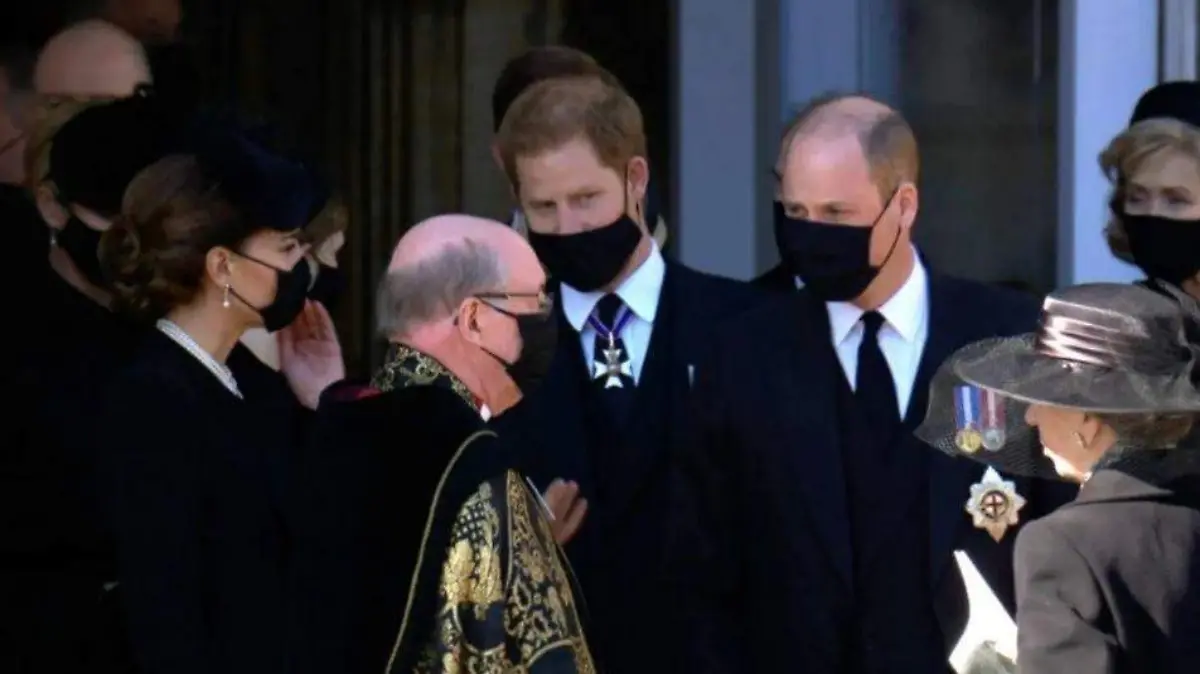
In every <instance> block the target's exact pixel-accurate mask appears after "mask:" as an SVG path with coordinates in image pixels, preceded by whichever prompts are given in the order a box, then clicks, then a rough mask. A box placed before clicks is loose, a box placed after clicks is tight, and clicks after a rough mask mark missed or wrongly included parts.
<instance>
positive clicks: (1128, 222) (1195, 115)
mask: <svg viewBox="0 0 1200 674" xmlns="http://www.w3.org/2000/svg"><path fill="white" fill-rule="evenodd" d="M1100 167H1101V169H1102V170H1103V171H1104V174H1105V176H1107V177H1108V179H1109V181H1110V182H1111V183H1112V186H1113V191H1112V197H1111V201H1110V205H1111V211H1112V215H1111V217H1110V219H1109V222H1108V225H1107V226H1106V227H1105V230H1104V235H1105V238H1106V240H1107V241H1108V245H1109V249H1110V250H1111V251H1112V253H1113V255H1115V256H1116V257H1117V258H1118V259H1121V260H1123V261H1125V262H1129V263H1131V264H1135V265H1137V266H1138V267H1139V268H1140V269H1141V270H1142V271H1143V272H1145V273H1146V276H1147V282H1148V283H1149V284H1150V285H1151V286H1152V287H1156V286H1157V285H1159V284H1162V283H1168V284H1171V285H1174V286H1177V287H1180V288H1182V289H1183V290H1184V291H1185V292H1187V293H1188V294H1189V295H1191V296H1192V297H1194V298H1198V299H1200V276H1198V272H1200V83H1198V82H1167V83H1164V84H1159V85H1157V86H1155V87H1153V88H1151V89H1149V90H1148V91H1146V93H1145V94H1143V95H1142V97H1141V98H1140V99H1139V100H1138V102H1137V105H1136V106H1135V107H1134V111H1133V115H1132V116H1131V118H1130V120H1129V127H1128V128H1127V129H1125V130H1124V131H1122V132H1121V133H1120V134H1118V135H1117V136H1116V138H1114V139H1113V140H1112V142H1111V143H1109V145H1108V147H1107V148H1105V150H1104V151H1103V152H1102V153H1101V154H1100Z"/></svg>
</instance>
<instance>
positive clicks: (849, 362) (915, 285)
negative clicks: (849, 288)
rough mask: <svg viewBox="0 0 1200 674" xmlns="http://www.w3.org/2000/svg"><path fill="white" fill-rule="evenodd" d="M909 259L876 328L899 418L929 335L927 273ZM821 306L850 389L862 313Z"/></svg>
mask: <svg viewBox="0 0 1200 674" xmlns="http://www.w3.org/2000/svg"><path fill="white" fill-rule="evenodd" d="M913 258H914V260H913V268H912V272H911V273H910V274H909V275H908V280H906V281H905V282H904V285H902V286H900V289H899V290H897V291H896V294H895V295H892V297H891V299H889V300H888V301H887V302H884V303H883V306H881V307H879V313H880V314H882V315H883V318H884V321H885V322H884V324H883V326H882V327H881V328H880V329H879V348H880V350H881V351H883V357H884V360H886V361H887V364H888V368H889V369H890V370H891V371H892V380H893V381H895V383H896V402H897V403H899V405H900V410H899V412H900V418H904V417H905V416H906V414H907V412H908V402H909V400H910V399H911V398H912V389H913V384H914V382H916V380H917V368H918V367H919V366H920V364H921V354H922V353H924V351H925V341H926V338H927V337H928V336H929V287H928V286H929V283H928V274H927V273H926V272H925V267H924V266H922V264H921V258H920V256H918V255H916V253H915V252H914V253H913ZM825 306H826V309H827V310H828V311H829V331H830V336H831V337H832V338H833V345H834V348H836V349H837V355H838V360H839V361H841V363H842V371H843V372H845V373H846V380H847V381H849V382H850V388H852V389H853V388H854V386H855V381H856V379H857V377H858V347H859V346H861V345H862V339H863V324H862V320H861V319H862V315H863V313H864V312H863V310H862V309H860V308H858V307H856V306H854V305H853V304H851V303H849V302H827V303H826V304H825Z"/></svg>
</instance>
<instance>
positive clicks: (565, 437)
mask: <svg viewBox="0 0 1200 674" xmlns="http://www.w3.org/2000/svg"><path fill="white" fill-rule="evenodd" d="M557 313H558V320H559V326H558V332H559V335H560V337H559V340H558V347H557V349H556V353H555V355H554V362H553V363H552V364H551V366H550V372H549V373H548V374H547V376H546V380H545V381H544V382H543V384H542V387H541V388H540V389H539V390H538V393H537V395H538V401H537V402H538V403H539V405H538V409H539V410H542V411H543V413H542V414H537V415H536V418H532V419H530V420H529V423H530V424H531V425H533V426H534V434H535V435H536V436H537V437H538V444H539V450H538V451H539V454H540V458H541V460H540V462H539V463H540V465H541V466H542V467H543V470H545V471H546V472H547V474H546V475H544V476H543V479H545V480H553V479H557V478H562V479H563V480H573V481H575V482H576V483H578V484H579V487H580V491H581V492H582V493H583V496H584V498H589V499H594V498H595V496H596V493H595V484H594V481H593V479H592V470H591V462H590V461H589V459H588V448H589V444H588V436H587V427H586V425H585V423H584V405H586V404H587V402H586V401H585V399H584V395H585V393H586V385H587V373H588V368H587V366H586V364H585V363H584V362H583V348H582V345H581V342H580V338H579V333H578V332H576V331H575V329H574V328H572V327H571V325H570V323H568V322H567V319H566V317H565V316H564V315H563V312H562V307H561V305H560V306H559V309H558V311H557ZM547 486H549V485H548V484H539V485H537V487H538V488H540V489H542V490H545V488H546V487H547Z"/></svg>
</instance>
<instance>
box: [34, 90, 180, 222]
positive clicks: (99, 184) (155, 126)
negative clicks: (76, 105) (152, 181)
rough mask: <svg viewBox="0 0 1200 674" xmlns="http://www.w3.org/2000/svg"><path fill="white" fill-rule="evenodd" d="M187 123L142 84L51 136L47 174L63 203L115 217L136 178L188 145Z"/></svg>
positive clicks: (75, 118) (68, 123)
mask: <svg viewBox="0 0 1200 674" xmlns="http://www.w3.org/2000/svg"><path fill="white" fill-rule="evenodd" d="M186 126H187V125H186V117H185V116H184V115H183V114H181V112H180V111H179V110H178V109H177V108H175V107H174V106H172V105H170V104H168V103H167V102H166V101H164V100H163V99H162V98H161V97H159V96H157V95H156V94H155V93H154V91H153V89H151V88H149V87H140V88H139V89H138V90H137V92H135V93H134V95H133V96H131V97H129V98H121V99H116V100H113V101H112V102H109V103H104V104H101V105H96V106H92V107H89V108H87V109H85V110H83V111H82V112H80V113H79V114H77V115H75V116H74V117H72V118H71V119H70V120H69V121H67V122H66V123H65V124H64V125H63V126H62V128H61V129H59V130H58V132H57V133H55V134H54V137H53V139H52V140H51V145H50V153H49V167H48V173H47V178H48V179H49V180H50V181H51V182H52V183H53V184H54V186H55V189H56V190H57V192H58V197H59V199H60V200H61V201H62V202H63V203H66V204H72V203H74V204H79V205H80V206H83V207H85V208H88V209H90V210H92V211H95V212H96V213H98V214H100V215H101V216H104V217H107V218H112V217H115V216H116V215H117V214H118V213H120V212H121V199H122V197H123V196H124V194H125V188H126V187H128V186H129V183H130V182H131V181H132V180H133V177H134V176H136V175H137V174H138V173H139V172H140V171H141V170H142V169H144V168H146V167H147V166H149V165H151V164H153V163H154V162H156V161H158V160H159V159H161V158H163V157H165V156H167V155H168V154H171V153H173V152H178V151H180V150H181V149H182V148H183V139H184V130H185V128H186Z"/></svg>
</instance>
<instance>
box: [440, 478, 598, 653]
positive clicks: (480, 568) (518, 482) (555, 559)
mask: <svg viewBox="0 0 1200 674" xmlns="http://www.w3.org/2000/svg"><path fill="white" fill-rule="evenodd" d="M534 499H535V497H534V496H533V495H532V494H531V493H530V492H529V491H528V488H527V487H526V486H525V483H524V481H523V480H522V479H521V478H520V477H519V476H518V475H517V474H516V473H514V472H511V471H510V472H508V473H507V474H506V475H504V476H501V477H498V478H496V479H494V480H492V481H490V482H488V483H485V484H483V485H481V486H480V488H479V490H478V491H476V493H475V494H474V495H473V496H472V497H471V498H470V499H468V500H467V502H466V503H465V504H463V507H462V509H461V510H460V511H459V515H458V518H457V519H456V521H455V525H454V530H453V534H452V537H451V541H450V546H449V550H448V551H447V557H446V561H445V562H444V564H443V566H442V581H441V588H440V595H441V596H440V599H441V601H442V604H441V607H440V610H439V613H438V616H437V620H436V623H437V633H436V634H435V635H434V638H433V640H432V642H431V643H430V644H429V645H428V646H427V648H426V650H425V652H424V654H423V657H422V660H421V664H420V665H419V666H418V667H417V672H418V673H419V674H425V673H429V674H433V673H435V672H436V673H439V674H493V673H500V672H505V673H516V674H523V673H531V672H532V673H536V672H537V671H538V668H537V663H538V661H539V660H541V659H542V658H543V657H545V656H547V655H549V654H551V653H560V652H561V651H562V650H563V649H566V650H567V651H568V652H569V654H570V658H571V659H572V660H573V661H574V663H575V667H574V671H575V672H577V673H578V674H594V673H595V671H596V670H595V665H594V664H593V663H592V658H591V654H590V653H589V651H588V647H587V642H586V641H585V639H584V635H583V631H582V626H581V624H580V620H579V616H578V612H577V610H576V608H575V599H574V595H573V593H572V590H571V585H570V581H569V579H568V576H567V574H566V572H565V570H564V568H563V565H562V562H561V559H560V557H559V555H560V554H561V552H560V550H559V548H558V545H557V543H555V542H554V538H553V535H552V534H551V532H550V527H549V524H548V523H547V522H546V520H545V518H544V517H542V516H541V512H540V510H538V506H537V504H536V501H535V500H534Z"/></svg>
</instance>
